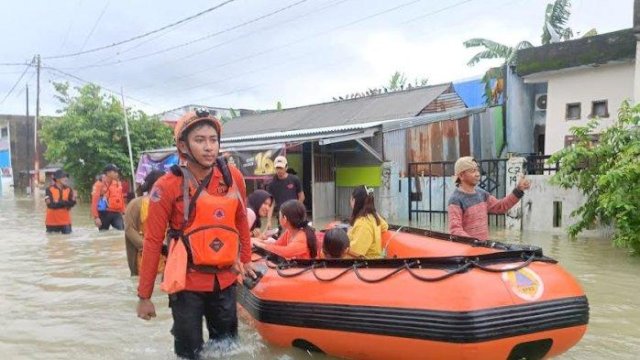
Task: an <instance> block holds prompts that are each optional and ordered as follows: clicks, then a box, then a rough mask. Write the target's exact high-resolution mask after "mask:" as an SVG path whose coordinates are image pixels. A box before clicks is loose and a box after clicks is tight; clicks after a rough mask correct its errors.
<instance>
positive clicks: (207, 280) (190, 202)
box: [137, 109, 256, 359]
mask: <svg viewBox="0 0 640 360" xmlns="http://www.w3.org/2000/svg"><path fill="white" fill-rule="evenodd" d="M220 133H221V126H220V122H219V121H218V119H216V118H214V117H213V116H211V115H210V114H209V112H208V111H206V110H200V109H199V110H196V111H195V112H189V113H187V114H185V115H184V116H183V117H182V118H181V119H180V120H179V121H178V123H177V124H176V127H175V141H176V146H177V147H178V153H179V155H180V165H179V166H174V167H173V168H172V169H171V171H170V172H169V173H167V174H166V175H164V176H163V177H161V178H160V179H158V181H157V182H156V184H155V185H154V187H153V189H152V190H151V194H150V197H149V198H150V202H149V214H148V218H147V224H146V231H145V234H144V246H143V255H142V266H141V270H140V280H139V281H140V282H139V285H138V297H139V298H140V300H139V302H138V307H137V313H138V317H140V318H142V319H145V320H149V319H151V318H152V317H155V316H156V312H155V307H154V305H153V303H152V302H151V295H152V292H153V286H154V282H155V278H156V274H157V269H158V261H159V259H160V254H161V251H162V245H163V241H164V239H165V232H166V229H167V227H168V228H169V229H170V230H169V233H170V238H171V239H170V240H169V241H170V243H169V255H168V259H167V265H166V268H165V273H164V279H163V283H162V286H161V287H162V289H163V290H165V291H166V292H168V293H169V294H170V295H169V307H171V313H172V315H173V327H172V329H171V333H172V334H173V336H174V350H175V353H176V355H178V356H179V357H183V358H188V359H194V358H197V357H198V356H199V352H200V350H201V348H202V345H203V343H204V342H203V331H202V318H203V317H204V319H205V320H206V324H207V330H208V331H209V338H210V339H212V340H219V339H226V338H231V339H233V338H235V337H236V336H237V333H238V318H237V314H236V288H235V283H236V280H237V275H238V273H241V274H242V275H246V276H251V277H255V276H256V275H255V273H254V271H253V267H252V265H251V241H250V235H249V226H248V224H247V215H246V207H245V205H244V199H245V198H246V188H245V183H244V178H243V177H242V174H241V173H240V171H239V170H238V169H236V168H235V167H233V166H227V164H226V162H225V161H224V160H223V159H222V158H218V151H219V148H220V142H219V141H220ZM185 214H187V215H186V216H185ZM185 219H186V221H185Z"/></svg>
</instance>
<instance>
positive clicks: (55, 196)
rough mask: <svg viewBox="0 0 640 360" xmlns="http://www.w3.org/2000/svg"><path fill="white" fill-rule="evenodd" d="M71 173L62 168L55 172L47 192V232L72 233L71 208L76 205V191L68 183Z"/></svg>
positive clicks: (45, 199)
mask: <svg viewBox="0 0 640 360" xmlns="http://www.w3.org/2000/svg"><path fill="white" fill-rule="evenodd" d="M68 180H69V175H67V173H65V172H64V171H63V170H62V169H59V170H56V172H54V173H53V181H54V183H53V184H52V185H51V186H49V187H48V188H47V190H46V192H45V198H44V201H45V203H46V204H47V215H46V218H45V226H46V227H47V232H48V233H51V232H61V233H63V234H70V233H71V208H72V207H74V206H75V205H76V194H75V191H74V190H73V189H72V188H70V187H69V186H68V185H67V181H68Z"/></svg>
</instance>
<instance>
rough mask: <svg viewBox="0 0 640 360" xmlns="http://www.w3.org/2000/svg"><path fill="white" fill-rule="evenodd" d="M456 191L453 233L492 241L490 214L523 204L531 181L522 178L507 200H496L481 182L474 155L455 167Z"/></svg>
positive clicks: (451, 208) (451, 217)
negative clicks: (479, 185)
mask: <svg viewBox="0 0 640 360" xmlns="http://www.w3.org/2000/svg"><path fill="white" fill-rule="evenodd" d="M454 170H455V175H454V179H455V181H456V186H457V188H456V190H455V191H454V192H453V194H451V197H450V198H449V206H448V211H449V233H451V234H452V235H457V236H467V237H472V238H476V239H479V240H487V239H488V238H489V214H504V213H506V212H507V211H508V210H509V209H511V208H512V207H513V206H514V205H515V204H517V203H518V201H520V198H522V196H523V195H524V190H527V189H529V188H530V187H531V183H530V182H529V180H526V179H525V178H524V177H522V178H520V180H519V181H518V184H517V185H516V188H515V189H513V191H512V192H511V193H510V194H509V195H507V196H506V197H504V198H503V199H500V200H498V199H496V197H495V196H493V195H491V194H490V193H489V192H487V191H485V190H484V189H481V188H477V187H476V185H478V183H479V182H480V169H479V168H478V163H477V162H476V161H475V159H474V158H472V157H471V156H465V157H461V158H460V159H458V161H456V164H455V169H454Z"/></svg>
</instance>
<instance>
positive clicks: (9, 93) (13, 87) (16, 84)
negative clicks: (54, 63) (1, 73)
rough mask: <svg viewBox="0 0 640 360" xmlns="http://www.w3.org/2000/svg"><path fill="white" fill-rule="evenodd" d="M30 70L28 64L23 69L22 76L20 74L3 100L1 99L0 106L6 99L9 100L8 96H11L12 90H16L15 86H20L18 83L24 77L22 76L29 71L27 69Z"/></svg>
mask: <svg viewBox="0 0 640 360" xmlns="http://www.w3.org/2000/svg"><path fill="white" fill-rule="evenodd" d="M30 68H31V64H28V65H27V66H26V67H25V68H24V71H23V72H22V74H20V77H19V78H18V80H17V81H16V82H15V84H13V86H12V87H11V89H9V91H8V92H7V94H6V95H5V96H4V98H2V101H0V105H2V104H4V102H5V100H7V98H9V96H11V94H12V93H13V90H15V89H16V86H18V84H20V81H22V78H23V77H24V75H25V74H26V73H27V71H29V69H30Z"/></svg>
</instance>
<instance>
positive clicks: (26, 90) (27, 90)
mask: <svg viewBox="0 0 640 360" xmlns="http://www.w3.org/2000/svg"><path fill="white" fill-rule="evenodd" d="M25 92H26V94H27V121H26V122H25V123H26V125H27V159H28V158H29V155H31V154H29V153H30V152H31V148H30V146H29V137H28V136H29V84H27V85H26V89H25ZM27 164H28V163H27ZM29 168H30V166H29V165H27V174H28V173H29ZM30 188H31V193H32V194H33V192H34V190H35V187H34V184H33V177H32V178H31V186H30ZM21 190H22V189H21Z"/></svg>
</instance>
